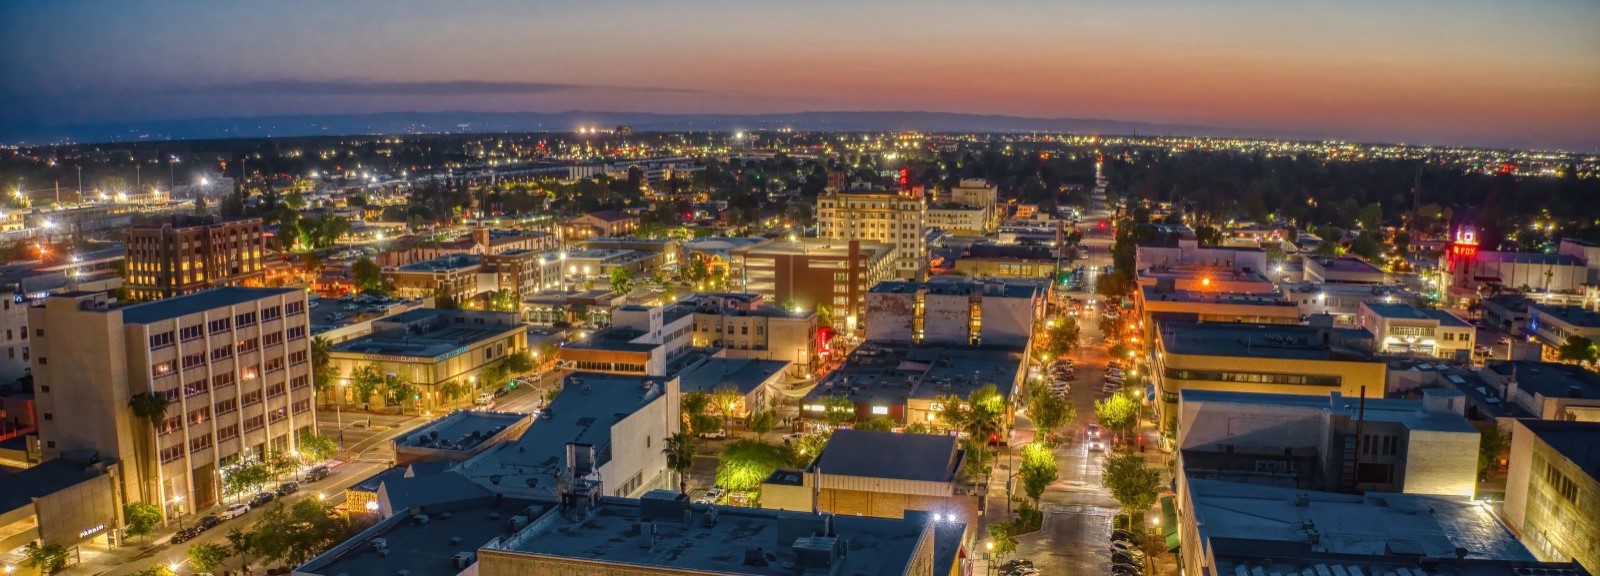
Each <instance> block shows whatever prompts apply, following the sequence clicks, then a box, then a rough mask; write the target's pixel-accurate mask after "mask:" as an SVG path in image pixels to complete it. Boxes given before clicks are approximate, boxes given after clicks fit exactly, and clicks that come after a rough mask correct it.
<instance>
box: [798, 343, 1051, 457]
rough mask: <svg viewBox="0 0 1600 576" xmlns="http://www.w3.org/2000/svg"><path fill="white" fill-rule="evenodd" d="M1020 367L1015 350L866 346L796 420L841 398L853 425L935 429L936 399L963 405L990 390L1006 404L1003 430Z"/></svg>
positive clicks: (814, 393)
mask: <svg viewBox="0 0 1600 576" xmlns="http://www.w3.org/2000/svg"><path fill="white" fill-rule="evenodd" d="M1025 363H1026V358H1024V357H1023V355H1022V350H1021V349H1020V348H1007V347H997V346H982V347H970V348H968V347H963V348H914V347H911V346H906V345H887V346H886V345H880V344H876V343H873V342H867V343H865V344H862V345H861V346H859V347H857V348H856V350H855V351H854V352H852V353H851V354H850V357H849V358H848V359H846V360H845V362H844V363H843V364H841V365H840V366H839V367H838V368H835V369H834V370H833V371H832V372H830V373H829V374H828V376H827V377H826V378H824V379H823V380H822V381H821V382H819V383H818V384H817V385H816V386H815V387H813V388H812V389H811V391H810V392H808V393H807V394H806V396H805V398H804V399H802V400H801V415H802V416H805V417H808V418H815V419H820V418H822V416H823V414H824V411H825V410H826V405H825V404H824V401H825V399H826V398H828V397H830V396H841V397H844V398H846V399H848V400H850V402H851V403H853V404H855V417H856V419H857V420H858V421H865V420H870V419H872V418H877V417H879V416H887V417H889V418H891V419H893V420H894V421H895V422H897V423H899V424H902V425H910V424H912V423H922V424H925V425H934V426H937V425H939V420H938V413H939V412H940V411H942V410H943V408H944V407H943V406H942V405H941V404H940V402H941V399H942V398H944V397H946V396H955V397H957V398H961V399H966V398H968V397H970V396H971V395H972V393H973V392H974V391H976V390H978V389H979V388H982V387H984V386H987V385H990V384H992V385H994V387H995V392H996V393H998V394H999V395H1000V398H1002V399H1005V400H1006V402H1005V406H1006V411H1007V413H1006V417H1005V418H1004V421H1003V422H1002V424H1003V425H1004V428H1005V429H1006V430H1009V429H1010V426H1011V413H1010V409H1011V407H1012V406H1013V405H1014V404H1015V402H1014V400H1016V398H1017V395H1018V394H1021V391H1022V383H1023V377H1024V376H1025V374H1026V372H1025V371H1024V370H1023V366H1024V365H1025ZM1006 438H1007V439H1008V438H1009V436H1007V437H1006Z"/></svg>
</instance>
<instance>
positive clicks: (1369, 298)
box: [1281, 282, 1415, 326]
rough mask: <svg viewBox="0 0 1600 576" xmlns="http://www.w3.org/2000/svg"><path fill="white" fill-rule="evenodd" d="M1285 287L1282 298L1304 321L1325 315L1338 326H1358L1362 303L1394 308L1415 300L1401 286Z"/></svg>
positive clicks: (1339, 285)
mask: <svg viewBox="0 0 1600 576" xmlns="http://www.w3.org/2000/svg"><path fill="white" fill-rule="evenodd" d="M1282 287H1283V288H1282V291H1281V293H1282V295H1283V298H1284V299H1286V300H1288V301H1289V302H1292V303H1294V305H1295V306H1297V307H1299V309H1300V316H1301V317H1304V318H1311V317H1313V316H1318V315H1323V314H1326V315H1328V316H1331V317H1332V319H1333V324H1334V325H1336V326H1355V325H1356V315H1357V314H1359V313H1360V312H1361V305H1362V304H1363V303H1367V302H1371V303H1375V304H1394V303H1397V302H1399V303H1407V302H1411V301H1413V300H1414V299H1415V295H1414V294H1411V293H1410V292H1407V291H1405V289H1403V288H1401V287H1399V286H1374V285H1367V284H1313V283H1310V282H1299V283H1290V282H1285V283H1283V284H1282Z"/></svg>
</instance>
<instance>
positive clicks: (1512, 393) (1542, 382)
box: [1475, 360, 1600, 422]
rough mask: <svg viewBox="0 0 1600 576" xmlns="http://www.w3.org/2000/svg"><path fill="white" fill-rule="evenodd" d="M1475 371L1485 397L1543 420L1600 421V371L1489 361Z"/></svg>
mask: <svg viewBox="0 0 1600 576" xmlns="http://www.w3.org/2000/svg"><path fill="white" fill-rule="evenodd" d="M1484 368H1485V369H1483V370H1479V371H1477V372H1475V374H1476V375H1477V376H1479V377H1480V378H1482V380H1483V383H1484V384H1487V385H1488V386H1487V388H1486V390H1485V392H1486V395H1487V396H1488V397H1491V398H1494V399H1495V401H1497V402H1499V403H1501V404H1504V405H1508V406H1516V407H1517V408H1520V409H1522V411H1523V414H1526V415H1528V416H1532V417H1534V418H1541V419H1544V420H1569V421H1570V420H1576V421H1580V422H1600V375H1596V374H1595V373H1594V372H1591V371H1589V370H1586V369H1584V368H1583V367H1581V366H1575V365H1572V364H1557V363H1553V362H1533V361H1523V360H1512V361H1490V362H1489V363H1488V365H1487V366H1485V367H1484Z"/></svg>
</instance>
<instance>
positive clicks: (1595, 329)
mask: <svg viewBox="0 0 1600 576" xmlns="http://www.w3.org/2000/svg"><path fill="white" fill-rule="evenodd" d="M1526 331H1527V333H1528V334H1532V335H1533V336H1534V338H1536V339H1537V340H1538V342H1539V344H1542V345H1543V346H1544V350H1543V353H1544V357H1545V358H1546V359H1549V360H1555V359H1557V357H1558V355H1559V351H1560V350H1561V345H1562V344H1564V343H1566V341H1567V339H1568V338H1571V337H1574V336H1576V337H1579V338H1587V339H1589V341H1590V342H1600V312H1596V311H1594V310H1589V309H1587V308H1583V307H1581V306H1557V305H1550V304H1535V303H1529V304H1528V325H1527V327H1526Z"/></svg>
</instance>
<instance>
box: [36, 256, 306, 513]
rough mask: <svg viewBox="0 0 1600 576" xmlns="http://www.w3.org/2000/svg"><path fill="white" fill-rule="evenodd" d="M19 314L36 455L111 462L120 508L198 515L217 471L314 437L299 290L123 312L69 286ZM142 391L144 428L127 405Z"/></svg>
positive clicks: (214, 498) (234, 291)
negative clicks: (26, 335) (155, 418)
mask: <svg viewBox="0 0 1600 576" xmlns="http://www.w3.org/2000/svg"><path fill="white" fill-rule="evenodd" d="M28 316H29V322H28V324H29V328H30V329H31V330H32V333H31V334H30V337H31V343H32V346H33V374H34V378H35V383H36V391H37V402H38V412H39V416H40V421H39V438H40V442H41V451H42V455H43V458H44V459H46V460H49V459H52V458H56V457H58V456H62V455H65V454H75V453H83V452H85V451H87V452H93V453H96V454H98V455H99V457H100V458H102V459H107V460H116V461H119V462H121V463H122V470H123V473H122V485H121V486H119V489H120V490H121V491H122V492H123V495H124V497H125V499H126V500H127V501H139V500H142V501H146V502H151V503H156V504H158V506H159V507H160V508H162V510H163V514H166V515H170V514H173V513H178V512H180V511H195V510H203V509H205V508H207V507H209V506H211V505H213V504H216V503H217V502H219V501H220V499H221V496H222V486H221V484H222V483H221V480H222V471H223V470H224V469H226V468H227V467H228V466H229V465H230V464H233V463H235V462H240V461H244V460H249V459H259V458H263V457H264V456H265V455H266V454H267V453H269V452H272V451H282V452H290V451H293V450H295V449H296V446H297V444H298V442H299V433H300V432H301V431H307V430H314V429H315V428H314V427H315V424H316V412H315V408H314V403H313V394H314V390H313V388H312V385H311V358H310V357H311V341H310V339H309V338H308V337H307V333H308V330H309V326H308V318H307V314H306V294H305V291H304V290H300V289H294V288H237V287H234V288H217V289H213V290H206V291H203V292H198V293H195V294H191V295H187V296H181V297H176V298H169V299H165V300H161V301H157V302H151V303H146V304H139V305H134V306H127V307H118V306H116V305H115V304H114V303H113V301H111V300H109V299H108V298H107V297H106V296H105V295H104V294H99V293H84V292H71V293H65V294H60V295H55V296H51V297H50V298H48V299H45V300H44V302H43V303H42V304H41V305H37V306H34V307H32V308H29V310H28ZM146 393H155V394H158V395H160V396H161V397H162V398H163V399H165V400H166V403H167V406H166V411H165V415H164V418H163V419H162V420H161V421H160V422H157V423H154V425H152V423H151V422H148V421H145V420H144V419H143V418H141V417H140V416H138V415H135V413H134V411H133V410H131V409H130V407H129V402H130V400H131V399H133V398H134V397H136V396H138V395H141V394H146ZM162 504H165V505H162ZM180 506H181V508H180Z"/></svg>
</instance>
